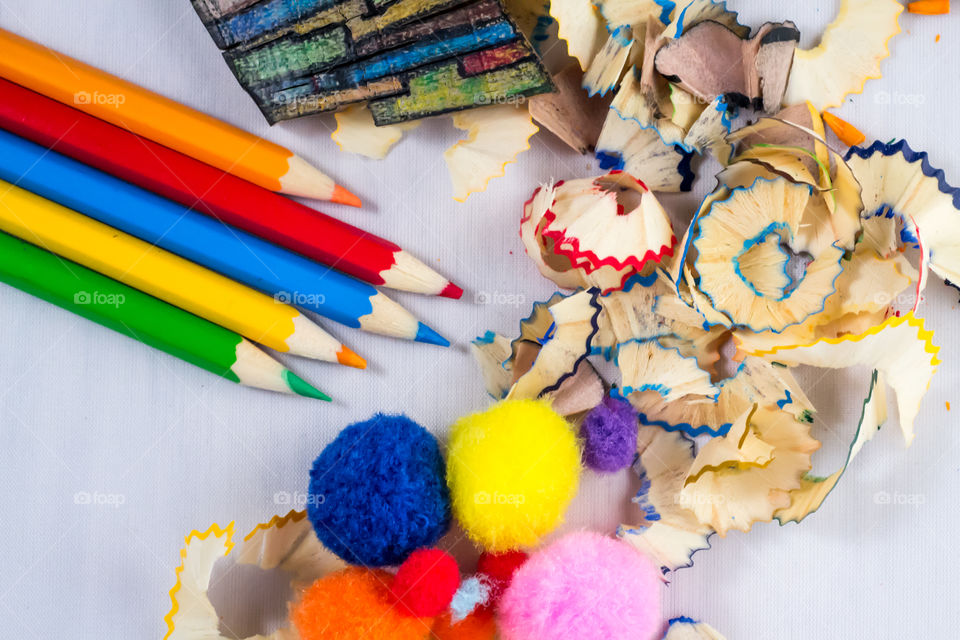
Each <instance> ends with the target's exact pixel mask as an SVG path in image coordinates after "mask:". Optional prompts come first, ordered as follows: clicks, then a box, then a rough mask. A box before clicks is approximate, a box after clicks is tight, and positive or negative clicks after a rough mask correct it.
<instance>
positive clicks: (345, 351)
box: [337, 345, 367, 369]
mask: <svg viewBox="0 0 960 640" xmlns="http://www.w3.org/2000/svg"><path fill="white" fill-rule="evenodd" d="M337 362H339V363H340V364H345V365H347V366H348V367H353V368H355V369H366V368H367V361H366V360H364V359H363V358H361V357H360V356H358V355H357V354H355V353H354V352H353V351H351V350H350V348H349V347H347V346H346V345H341V346H340V351H338V352H337Z"/></svg>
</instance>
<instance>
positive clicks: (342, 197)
mask: <svg viewBox="0 0 960 640" xmlns="http://www.w3.org/2000/svg"><path fill="white" fill-rule="evenodd" d="M330 202H336V203H337V204H345V205H349V206H351V207H360V206H362V203H361V202H360V198H358V197H357V196H355V195H354V194H352V193H350V192H349V191H347V190H346V189H344V188H343V187H341V186H340V185H338V184H336V185H334V186H333V193H332V194H331V195H330Z"/></svg>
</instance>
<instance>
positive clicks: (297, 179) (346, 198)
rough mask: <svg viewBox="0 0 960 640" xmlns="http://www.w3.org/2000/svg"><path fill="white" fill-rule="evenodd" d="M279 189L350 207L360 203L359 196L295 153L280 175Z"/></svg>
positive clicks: (287, 192)
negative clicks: (284, 171) (283, 173)
mask: <svg viewBox="0 0 960 640" xmlns="http://www.w3.org/2000/svg"><path fill="white" fill-rule="evenodd" d="M280 191H281V192H282V193H285V194H287V195H291V196H301V197H303V198H312V199H314V200H328V201H330V202H337V203H339V204H346V205H349V206H351V207H359V206H360V205H361V202H360V198H358V197H357V196H356V195H354V194H353V193H351V192H349V191H347V190H346V189H345V188H344V187H342V186H340V185H338V184H337V183H335V182H334V181H333V179H331V178H330V176H328V175H327V174H325V173H323V172H322V171H320V170H319V169H317V168H316V167H315V166H313V165H312V164H310V163H309V162H307V161H306V160H304V159H303V158H301V157H300V156H298V155H295V154H294V155H291V156H290V159H289V169H288V171H287V173H286V174H285V175H283V176H281V177H280Z"/></svg>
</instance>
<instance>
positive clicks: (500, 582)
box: [477, 551, 529, 607]
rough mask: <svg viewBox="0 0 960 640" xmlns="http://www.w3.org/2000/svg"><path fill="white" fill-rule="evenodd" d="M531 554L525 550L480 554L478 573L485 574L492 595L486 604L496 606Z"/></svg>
mask: <svg viewBox="0 0 960 640" xmlns="http://www.w3.org/2000/svg"><path fill="white" fill-rule="evenodd" d="M528 557H529V556H528V555H527V554H526V553H524V552H523V551H506V552H504V553H487V552H484V553H482V554H481V555H480V559H479V560H478V561H477V573H479V574H483V576H484V577H485V578H486V579H487V583H488V584H489V585H490V597H489V598H488V600H487V604H486V606H488V607H495V606H496V605H497V601H498V600H499V599H500V594H502V593H503V592H504V591H506V589H507V587H509V586H510V581H511V580H512V579H513V573H514V571H516V570H517V569H519V568H520V565H522V564H523V563H524V562H526V561H527V558H528Z"/></svg>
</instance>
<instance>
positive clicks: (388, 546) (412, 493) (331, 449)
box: [307, 414, 450, 567]
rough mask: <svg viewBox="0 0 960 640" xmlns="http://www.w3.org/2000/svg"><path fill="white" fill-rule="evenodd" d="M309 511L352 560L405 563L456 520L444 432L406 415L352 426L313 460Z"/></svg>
mask: <svg viewBox="0 0 960 640" xmlns="http://www.w3.org/2000/svg"><path fill="white" fill-rule="evenodd" d="M307 517H309V518H310V522H312V523H313V528H314V531H316V533H317V537H318V538H319V539H320V541H321V542H322V543H323V544H324V545H325V546H326V547H327V548H328V549H329V550H330V551H332V552H333V553H335V554H337V555H338V556H340V557H341V558H343V559H344V560H345V561H347V562H349V563H351V564H362V565H366V566H370V567H384V566H391V565H399V564H400V563H402V562H403V561H404V560H405V559H406V558H407V556H408V555H410V553H411V552H413V551H415V550H416V549H419V548H421V547H428V546H431V545H433V543H435V542H436V541H437V540H438V539H439V538H440V537H441V536H442V535H443V534H444V533H445V532H446V531H447V529H448V528H449V526H450V495H449V493H448V491H447V483H446V469H445V465H444V462H443V456H442V455H441V454H440V447H439V446H438V445H437V439H436V438H435V437H434V436H433V435H431V434H430V432H428V431H427V430H426V429H424V428H423V427H421V426H420V425H418V424H417V423H416V422H414V421H412V420H410V419H409V418H407V417H406V416H402V415H400V416H386V415H383V414H377V415H375V416H374V417H373V418H371V419H370V420H367V421H366V422H358V423H356V424H353V425H350V426H349V427H347V428H346V429H344V430H343V431H342V432H341V433H340V435H339V436H337V438H336V440H334V441H333V442H331V443H330V444H329V445H328V446H327V447H326V448H325V449H324V450H323V452H322V453H321V454H320V456H319V457H317V459H316V460H315V461H314V463H313V468H312V469H311V470H310V488H309V500H308V505H307Z"/></svg>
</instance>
